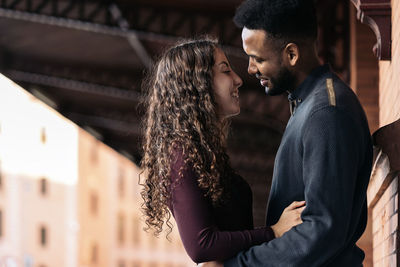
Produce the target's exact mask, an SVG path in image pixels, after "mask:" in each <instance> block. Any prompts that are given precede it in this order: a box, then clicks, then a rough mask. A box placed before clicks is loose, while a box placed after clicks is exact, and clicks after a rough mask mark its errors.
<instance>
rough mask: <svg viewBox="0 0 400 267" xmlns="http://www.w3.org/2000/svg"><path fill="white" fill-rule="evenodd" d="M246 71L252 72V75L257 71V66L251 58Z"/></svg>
mask: <svg viewBox="0 0 400 267" xmlns="http://www.w3.org/2000/svg"><path fill="white" fill-rule="evenodd" d="M247 72H248V73H249V74H252V75H254V74H256V73H257V67H256V65H255V64H254V63H253V62H252V60H251V59H249V66H248V67H247Z"/></svg>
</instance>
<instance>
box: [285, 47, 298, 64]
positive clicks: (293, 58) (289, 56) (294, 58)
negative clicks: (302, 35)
mask: <svg viewBox="0 0 400 267" xmlns="http://www.w3.org/2000/svg"><path fill="white" fill-rule="evenodd" d="M299 58H300V49H299V47H298V45H297V44H295V43H288V44H287V45H286V46H285V48H284V49H283V61H284V62H285V64H286V66H290V67H294V66H296V65H297V64H298V62H299Z"/></svg>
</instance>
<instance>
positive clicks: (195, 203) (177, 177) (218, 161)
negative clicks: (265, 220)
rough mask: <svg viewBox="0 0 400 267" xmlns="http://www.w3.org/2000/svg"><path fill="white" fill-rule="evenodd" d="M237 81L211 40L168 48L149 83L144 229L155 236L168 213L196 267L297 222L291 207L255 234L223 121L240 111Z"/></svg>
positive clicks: (296, 209)
mask: <svg viewBox="0 0 400 267" xmlns="http://www.w3.org/2000/svg"><path fill="white" fill-rule="evenodd" d="M241 85H242V80H241V79H240V77H239V76H238V75H237V74H236V73H235V72H234V71H233V70H232V68H231V66H230V64H229V62H228V60H227V58H226V56H225V54H224V52H223V51H222V50H221V48H220V47H219V45H218V44H217V42H216V41H214V40H210V39H202V40H190V41H186V42H183V43H180V44H178V45H176V46H174V47H172V48H170V49H169V50H167V51H166V52H165V53H164V54H163V55H162V56H161V58H160V60H159V61H158V63H157V64H156V65H155V68H154V70H153V73H152V74H151V75H150V76H149V78H148V84H147V88H146V89H147V98H146V101H145V104H146V111H147V114H146V118H145V121H144V127H145V140H144V145H143V149H144V157H143V160H142V168H143V170H144V173H145V177H146V180H145V182H144V188H143V190H142V197H143V199H144V205H143V211H144V215H145V217H146V224H147V226H148V227H149V228H153V229H154V230H155V234H156V235H158V234H159V233H160V232H161V231H162V229H163V225H164V224H166V225H167V227H168V228H169V230H171V224H170V223H169V219H170V216H171V213H172V215H173V216H174V218H175V221H176V223H177V226H178V230H179V233H180V236H181V239H182V242H183V245H184V247H185V249H186V251H187V253H188V254H189V256H190V257H191V258H192V260H193V261H194V262H196V263H199V262H205V261H211V260H224V259H228V258H230V257H232V256H234V255H235V254H236V253H238V252H239V251H242V250H245V249H247V248H249V247H251V246H253V245H257V244H261V243H264V242H267V241H269V240H271V239H273V238H274V237H279V236H281V235H282V234H283V233H284V232H286V231H288V230H289V229H290V228H291V227H293V226H295V225H297V224H299V223H301V219H300V213H301V211H302V210H303V207H302V206H304V202H294V203H292V204H291V205H290V206H289V207H288V208H286V210H285V211H284V212H283V213H282V216H281V218H280V220H279V222H278V223H277V224H275V225H273V226H271V227H269V226H267V227H265V228H260V229H253V215H252V193H251V190H250V187H249V185H248V184H247V183H246V182H245V181H244V179H243V178H242V177H240V176H239V175H237V174H236V173H235V172H234V171H233V170H232V168H231V166H230V164H229V158H228V156H227V154H226V149H225V139H226V136H227V125H228V120H229V117H231V116H234V115H237V114H239V112H240V106H239V87H240V86H241Z"/></svg>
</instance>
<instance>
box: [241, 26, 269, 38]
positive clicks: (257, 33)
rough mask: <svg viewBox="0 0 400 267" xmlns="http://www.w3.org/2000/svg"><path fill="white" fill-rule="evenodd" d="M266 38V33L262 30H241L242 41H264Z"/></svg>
mask: <svg viewBox="0 0 400 267" xmlns="http://www.w3.org/2000/svg"><path fill="white" fill-rule="evenodd" d="M266 36H267V32H266V31H264V30H261V29H260V30H258V29H257V30H252V29H248V28H246V27H244V28H243V30H242V39H243V41H244V40H254V41H256V40H260V41H261V40H262V41H263V40H265V39H266Z"/></svg>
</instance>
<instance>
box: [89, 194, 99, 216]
mask: <svg viewBox="0 0 400 267" xmlns="http://www.w3.org/2000/svg"><path fill="white" fill-rule="evenodd" d="M89 202H90V203H89V206H90V212H91V213H92V215H97V212H98V205H99V204H98V202H99V198H98V196H97V193H96V192H92V193H91V194H90V200H89Z"/></svg>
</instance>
